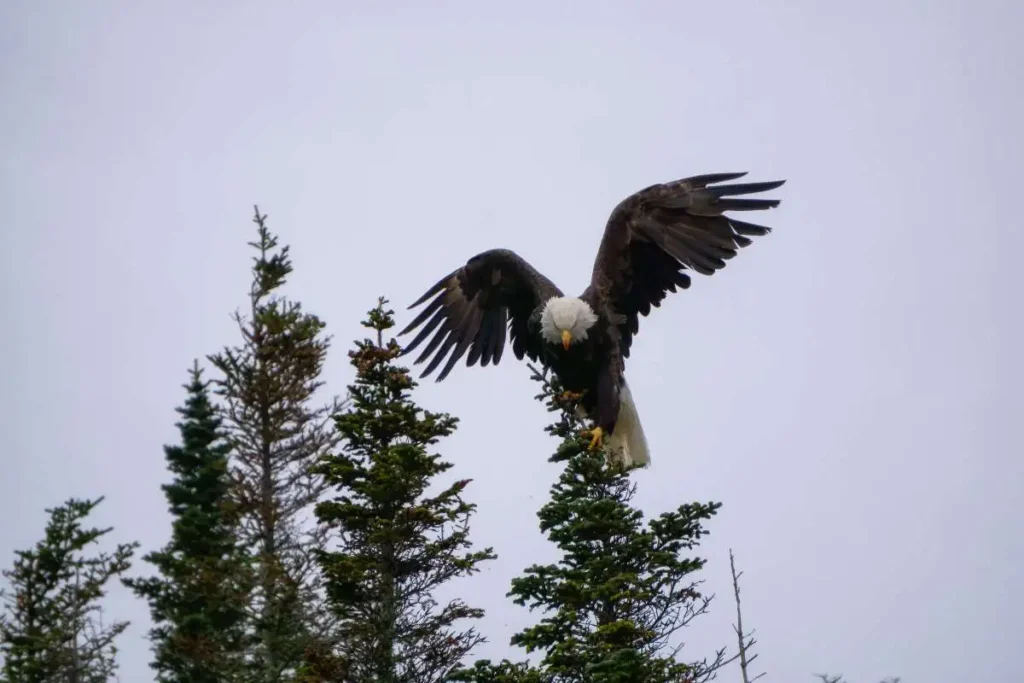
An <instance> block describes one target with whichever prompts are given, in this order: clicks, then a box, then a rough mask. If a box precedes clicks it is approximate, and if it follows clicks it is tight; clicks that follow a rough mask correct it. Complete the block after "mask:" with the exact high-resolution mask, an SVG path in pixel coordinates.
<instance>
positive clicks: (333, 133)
mask: <svg viewBox="0 0 1024 683" xmlns="http://www.w3.org/2000/svg"><path fill="white" fill-rule="evenodd" d="M431 4H432V8H431V9H426V4H424V5H423V6H421V5H420V3H412V2H409V3H379V4H378V5H377V7H376V8H375V9H373V10H367V9H362V7H363V6H366V5H367V3H345V2H327V1H326V0H325V1H323V2H313V1H306V2H301V3H281V2H269V1H267V2H244V3H243V2H227V1H223V2H217V3H199V2H164V3H155V2H128V1H127V0H125V1H122V2H112V1H106V2H103V1H93V2H71V1H64V2H53V1H44V0H23V1H13V0H5V1H4V2H3V3H0V97H2V106H0V136H2V139H0V149H2V153H0V169H2V171H0V172H2V184H0V192H2V195H0V229H2V248H0V259H2V260H0V263H2V280H0V282H2V294H3V297H2V310H0V320H2V321H3V322H2V328H0V329H2V333H0V345H2V346H0V351H2V357H3V359H4V365H5V367H4V369H3V383H2V386H0V402H2V403H0V448H2V454H3V468H2V473H3V474H2V477H0V519H2V520H4V522H3V524H2V525H0V559H2V564H3V565H5V566H6V565H9V563H10V561H11V559H13V555H12V553H13V551H14V550H15V549H16V548H22V547H26V546H28V545H30V544H32V543H34V542H35V541H36V539H37V538H39V537H40V535H41V532H42V526H43V524H44V513H43V508H44V507H48V506H52V505H56V504H59V503H60V502H62V501H63V500H64V499H65V498H67V497H68V496H81V497H85V496H97V495H101V494H105V495H107V496H108V498H107V502H106V503H105V504H104V505H103V506H102V507H101V508H100V509H99V510H98V512H97V516H96V521H97V523H100V524H108V523H109V524H113V525H114V526H115V527H116V530H115V532H114V533H113V534H112V540H118V541H127V540H136V539H137V540H139V541H141V542H142V543H143V546H144V548H143V550H144V551H146V550H152V549H155V548H156V547H158V546H159V545H160V544H162V543H163V542H165V540H166V538H167V534H168V532H169V529H168V516H167V512H166V503H165V500H164V498H163V496H162V494H161V492H160V490H159V485H160V484H161V483H162V482H163V481H165V480H166V478H167V475H166V471H165V463H164V459H163V452H162V445H163V444H165V443H173V442H175V441H176V440H177V438H178V434H177V431H176V429H175V427H174V421H175V419H176V417H177V416H176V414H175V413H174V408H175V406H177V405H179V404H180V403H181V402H182V400H183V397H184V393H183V390H182V388H181V385H182V383H183V382H184V381H185V380H186V369H187V368H188V367H189V365H190V364H191V362H192V359H193V358H195V357H200V358H202V357H204V356H205V355H206V354H207V353H209V352H212V351H216V350H217V349H219V348H220V347H221V346H222V345H224V344H233V343H235V341H236V339H237V335H236V332H235V329H234V328H233V323H232V322H231V320H230V317H229V314H230V313H231V312H232V311H233V310H234V309H235V308H236V307H237V306H240V305H241V304H243V302H244V297H245V292H246V289H247V286H248V272H247V271H248V268H249V265H250V252H249V249H248V247H246V246H245V243H246V241H248V240H249V239H251V238H252V235H253V226H252V224H251V223H250V220H251V214H252V205H253V204H255V203H258V204H259V206H260V209H261V210H262V211H264V212H266V213H268V214H269V217H270V219H269V220H270V226H271V228H272V229H273V230H274V231H276V232H278V233H279V234H280V235H281V237H282V239H283V240H284V241H285V242H287V243H290V244H291V245H292V250H293V257H294V262H295V266H296V272H295V275H294V276H293V277H292V279H291V282H290V284H289V287H288V290H287V291H288V293H289V294H290V295H292V296H294V297H296V298H298V299H300V300H301V301H302V302H303V303H304V304H305V306H306V307H307V309H308V310H310V311H312V312H315V313H317V314H318V315H320V316H322V317H323V318H324V319H325V320H326V321H327V322H328V326H329V327H328V329H329V331H330V332H331V333H332V334H333V335H334V337H335V350H334V352H333V356H332V358H331V360H330V362H329V364H328V368H327V372H326V380H327V382H328V385H329V387H330V389H331V390H332V391H334V392H336V393H340V392H342V391H343V390H344V386H345V385H346V383H348V382H349V381H350V379H351V372H350V368H349V366H348V364H347V359H346V357H345V353H346V351H347V349H348V347H349V346H350V343H351V340H352V339H353V338H355V337H361V336H362V333H363V331H362V329H361V328H360V327H359V325H358V323H359V320H360V319H361V316H362V313H363V312H364V311H365V310H366V309H367V308H369V307H371V306H372V305H373V303H374V300H375V297H376V295H377V294H385V295H387V296H389V297H390V298H391V299H392V300H393V301H394V303H395V305H396V307H398V308H399V310H400V314H399V322H400V323H401V324H402V325H404V324H405V323H406V322H407V321H408V320H410V314H409V313H407V312H405V311H404V307H405V305H407V304H408V303H409V302H411V301H412V300H413V299H414V298H416V297H417V296H419V294H420V293H421V292H422V291H423V290H424V289H425V288H426V287H427V286H429V285H431V284H433V282H434V281H436V280H437V278H438V277H440V275H442V274H443V273H445V272H448V271H449V270H451V269H452V268H454V267H455V266H456V265H458V264H460V263H462V262H464V261H465V259H466V258H468V257H469V256H471V255H473V254H475V253H477V252H478V251H481V250H483V249H487V248H492V247H499V246H501V247H508V248H511V249H514V250H516V251H517V252H519V253H520V254H521V255H523V256H524V257H525V258H527V259H528V260H529V261H531V262H532V263H533V264H534V265H535V266H536V267H537V268H538V269H540V270H541V271H542V272H544V273H546V274H547V275H549V276H550V277H551V278H552V279H553V280H555V282H556V283H558V284H559V285H560V286H561V287H562V288H563V289H565V290H567V291H570V292H579V291H581V290H582V289H583V288H584V287H585V286H586V284H587V281H588V279H589V276H590V268H591V265H592V262H593V257H594V253H595V250H596V247H597V243H598V240H599V239H600V235H601V231H602V230H603V227H604V221H605V220H606V218H607V215H608V212H609V211H610V210H611V209H612V207H613V206H614V205H615V204H616V203H617V202H618V201H619V200H620V199H622V198H623V197H625V196H626V195H628V194H631V193H632V192H634V191H635V190H637V189H640V188H642V187H645V186H647V185H649V184H652V183H656V182H661V181H666V180H671V179H675V178H679V177H681V176H685V175H691V174H696V173H708V172H720V171H734V170H741V171H750V172H751V180H773V179H777V178H785V179H787V180H788V183H787V184H786V185H785V186H784V187H783V188H782V189H780V190H778V191H776V192H775V193H774V196H777V197H779V198H781V199H783V204H782V206H781V208H779V209H778V210H776V211H774V212H772V213H771V214H769V215H768V217H767V220H768V221H769V222H770V224H771V225H772V226H773V227H774V228H775V231H774V232H773V233H772V234H771V235H770V236H768V237H766V238H762V239H759V240H757V241H756V242H755V244H754V245H753V246H751V247H750V248H748V249H746V250H744V251H743V252H742V253H741V254H740V255H739V256H738V257H737V258H736V259H734V260H733V261H732V262H730V264H729V266H728V267H727V268H725V270H723V271H721V272H720V273H719V274H717V275H716V276H714V277H713V278H705V277H700V276H697V277H696V278H695V282H694V285H693V287H692V288H691V289H690V290H689V291H687V292H685V293H681V294H677V295H674V296H673V297H671V298H670V299H669V300H668V301H667V302H666V303H665V305H663V306H662V308H661V309H658V310H656V312H655V314H654V315H653V317H651V318H648V319H645V320H644V321H643V322H642V325H641V329H640V334H639V336H638V337H637V339H636V341H635V343H634V347H633V355H632V359H631V360H630V362H629V366H628V369H627V374H628V377H629V380H630V385H631V387H632V390H633V394H634V396H635V398H636V400H637V403H638V405H639V409H640V413H641V416H642V419H643V424H644V427H645V430H646V431H647V434H648V439H649V442H650V446H651V449H652V457H653V463H652V466H651V468H650V470H648V471H645V472H642V473H639V474H637V475H636V479H637V481H638V483H639V487H640V493H639V504H640V505H641V506H642V507H643V509H644V510H645V511H646V512H648V513H649V514H656V513H658V512H660V511H662V510H665V509H669V508H674V507H675V506H677V505H678V504H680V503H682V502H686V501H690V500H708V499H713V500H720V501H722V502H723V503H724V507H723V509H722V512H721V514H720V515H719V517H718V518H716V519H715V520H714V521H713V522H712V523H711V524H710V526H709V528H710V530H711V532H712V534H711V536H710V537H709V539H708V541H707V543H706V544H705V545H704V546H703V548H702V549H701V552H702V553H703V554H704V555H705V556H706V557H707V558H708V559H709V564H708V566H707V568H706V570H705V572H704V574H703V577H704V578H705V579H706V580H707V586H708V588H709V589H710V590H712V591H715V592H718V593H719V596H720V597H719V601H718V602H717V603H716V607H715V609H714V611H713V613H712V614H711V615H710V616H708V617H706V618H703V619H700V620H698V621H696V622H694V625H693V626H692V627H691V628H690V629H689V630H688V631H687V632H686V636H685V638H686V641H687V648H686V650H685V652H687V653H688V654H689V655H690V656H691V657H697V656H703V655H705V654H709V653H710V652H711V650H712V649H713V648H714V647H715V646H718V645H725V644H729V643H732V641H733V636H732V631H731V628H730V622H731V620H732V618H733V606H732V603H731V600H732V598H731V595H730V594H729V591H728V549H729V548H730V547H731V548H733V549H734V550H735V552H736V553H737V558H738V562H739V564H740V566H741V567H742V569H743V570H744V571H745V572H746V573H745V575H744V578H743V585H744V606H745V610H744V620H745V623H746V624H748V625H750V626H753V627H754V628H756V629H757V633H758V635H759V640H760V644H759V649H758V651H759V652H760V659H759V660H758V662H757V664H759V665H762V667H763V668H764V669H766V670H767V671H768V672H769V675H768V678H767V679H766V680H771V681H779V682H782V681H786V682H789V681H811V680H813V679H812V677H811V674H812V673H813V672H817V671H832V672H842V673H845V674H846V675H847V676H848V677H849V679H850V680H851V682H852V683H873V682H874V681H876V680H878V679H879V678H881V677H882V676H885V675H890V674H891V675H902V676H904V680H905V681H907V682H908V683H910V682H922V683H923V682H926V681H927V682H938V681H967V680H971V681H979V682H982V681H993V682H996V681H998V682H1000V683H1003V682H1006V681H1012V680H1024V663H1022V659H1021V657H1020V645H1021V643H1022V641H1021V631H1020V626H1019V625H1020V619H1021V608H1022V607H1024V604H1022V593H1021V585H1022V584H1024V570H1022V566H1024V524H1022V516H1024V515H1022V509H1024V508H1022V502H1024V501H1022V500H1021V498H1020V496H1021V491H1022V488H1024V487H1022V484H1024V443H1022V439H1021V436H1020V429H1019V426H1018V425H1016V424H1014V420H1015V419H1020V415H1021V398H1020V384H1021V380H1022V379H1024V377H1022V367H1021V362H1020V349H1021V348H1022V347H1024V335H1022V325H1021V313H1022V310H1024V306H1022V305H1021V303H1020V301H1019V299H1020V294H1021V284H1022V279H1021V276H1020V274H1019V270H1018V267H1017V260H1018V259H1019V257H1020V253H1021V249H1022V247H1024V229H1022V226H1021V224H1020V219H1019V215H1020V211H1019V210H1018V209H1017V207H1016V206H1015V205H1013V202H1014V199H1013V198H1014V197H1019V196H1020V192H1021V189H1020V185H1021V181H1022V180H1024V174H1022V172H1021V159H1022V157H1024V144H1022V141H1021V139H1022V135H1021V132H1020V125H1021V121H1024V105H1022V101H1024V100H1022V97H1024V96H1022V94H1021V92H1022V91H1021V85H1020V83H1021V74H1022V48H1021V47H1019V37H1020V30H1021V27H1022V26H1024V4H1021V3H1016V2H1012V1H1011V0H1006V1H1005V2H996V1H988V2H941V1H934V2H855V3H850V2H844V3H824V2H814V1H811V0H805V1H796V0H789V1H787V2H783V1H781V0H771V1H769V0H748V1H746V2H724V1H719V2H714V3H710V2H700V3H698V2H660V3H652V2H648V3H639V4H636V5H628V4H627V3H625V2H618V3H602V2H594V1H593V0H590V1H589V2H585V3H584V2H576V3H560V4H559V7H557V8H556V7H555V5H554V4H549V3H546V2H544V3H542V2H527V1H526V0H518V1H517V2H515V3H502V4H503V5H504V6H505V7H506V8H507V9H505V10H504V11H485V10H483V9H481V8H480V7H479V6H478V3H470V2H439V3H431ZM357 5H358V6H359V8H357ZM495 5H496V4H495ZM1008 204H1009V206H1008ZM506 358H508V359H509V360H504V361H503V362H502V364H501V365H500V366H499V367H498V368H487V369H485V370H481V369H479V368H474V369H472V370H467V369H466V368H465V367H464V366H463V365H461V364H460V366H459V368H458V369H457V370H456V371H455V372H453V374H452V375H451V376H450V378H449V379H448V380H446V381H445V382H444V383H443V384H440V385H438V384H435V383H433V382H427V383H425V384H424V385H422V387H421V388H420V389H419V390H418V391H417V393H416V398H417V400H418V401H419V402H420V403H421V404H422V405H424V406H426V407H428V408H430V409H433V410H445V411H450V412H452V413H454V414H457V415H458V416H460V417H461V418H462V423H461V427H460V429H459V431H458V432H457V433H456V435H454V436H453V437H452V438H450V439H448V440H446V441H445V442H444V443H443V445H442V446H443V448H442V450H443V452H444V453H445V454H446V455H447V456H448V457H449V458H450V459H451V460H452V461H453V462H454V463H455V464H456V469H455V470H454V472H455V473H457V474H458V475H459V476H466V477H471V478H473V479H474V480H475V481H474V483H473V484H472V485H471V487H470V489H469V493H468V495H469V497H470V498H472V499H473V500H475V501H478V502H479V503H480V504H481V507H480V511H479V514H478V515H477V517H476V521H475V524H474V528H473V537H474V539H476V540H477V541H478V542H480V543H486V544H490V545H493V546H494V547H495V549H496V551H497V552H498V553H499V555H500V559H499V560H497V561H496V562H492V563H491V566H490V567H489V569H488V570H487V571H485V572H484V573H482V574H481V575H480V576H478V577H476V578H474V579H472V580H470V581H468V582H467V583H466V584H465V585H464V586H461V587H460V590H462V591H463V593H464V594H465V595H466V596H468V598H469V599H470V600H472V601H473V602H475V603H476V604H478V605H480V606H482V607H484V608H485V609H486V610H487V613H488V616H487V618H486V621H485V623H484V625H483V630H484V632H485V633H486V634H487V635H488V636H489V637H490V640H491V642H490V643H489V644H488V645H486V646H485V647H482V648H480V650H479V651H478V652H477V654H478V655H480V656H493V657H501V656H505V655H509V656H512V657H513V658H514V659H519V658H521V657H522V653H521V651H518V650H516V651H511V652H510V650H509V648H508V647H506V643H507V640H508V637H509V636H510V635H511V633H513V632H514V631H515V630H518V629H519V628H521V627H522V626H524V625H527V624H529V623H532V620H533V617H531V616H530V615H529V614H528V613H527V612H526V611H525V610H523V609H520V608H518V607H515V606H513V605H511V604H510V603H509V602H508V601H507V600H506V599H505V598H504V594H505V592H506V591H507V589H508V585H509V581H510V579H511V578H512V577H514V576H516V575H518V574H519V573H520V571H521V570H522V569H523V568H524V567H525V566H526V565H528V564H531V563H533V562H535V561H546V560H549V559H552V558H553V557H554V555H553V550H552V548H551V547H550V546H549V545H548V543H547V541H546V540H545V539H544V538H543V537H542V536H541V535H540V532H539V531H538V530H537V527H536V518H535V516H534V515H535V513H536V510H537V508H538V506H540V505H541V504H542V503H543V502H544V500H545V497H546V495H547V489H548V487H549V485H550V484H551V483H552V482H553V481H554V479H555V477H556V476H557V473H558V471H559V469H558V467H557V466H555V465H552V464H550V463H548V462H547V461H546V458H547V456H548V455H549V453H550V452H551V451H552V450H553V448H554V447H555V445H556V444H555V443H554V442H553V441H552V440H551V439H550V437H548V436H547V435H546V434H545V433H544V431H543V426H544V425H545V424H546V423H547V418H548V415H547V413H545V411H544V409H543V407H542V406H541V405H540V404H538V403H536V402H535V401H533V400H532V397H533V395H534V394H535V393H536V387H535V386H534V385H533V383H532V382H530V381H529V379H528V371H527V370H526V369H525V368H524V367H523V366H522V365H520V364H517V363H515V362H513V361H514V359H512V358H511V356H508V355H507V356H506ZM136 568H137V569H139V570H146V571H148V566H147V565H145V564H143V563H141V562H139V563H138V564H137V565H136ZM108 604H109V608H110V617H111V618H113V617H118V618H129V619H131V620H132V621H133V626H132V628H131V629H130V630H129V631H128V632H127V633H126V634H125V636H123V638H122V639H121V641H120V644H121V646H122V647H123V649H124V651H123V653H122V655H121V661H122V665H123V668H122V679H123V680H124V681H128V682H135V681H147V680H152V675H151V673H150V672H149V670H148V668H147V663H148V661H149V652H148V644H147V643H146V642H145V640H144V639H143V636H144V633H145V630H146V628H148V624H147V619H148V611H147V608H146V606H145V604H144V603H142V602H141V601H137V600H135V599H134V598H132V597H131V596H130V595H128V594H127V592H126V591H124V590H121V589H117V590H115V591H114V593H113V595H112V597H111V599H110V600H109V603H108ZM726 679H728V680H735V676H733V675H731V674H730V675H727V676H726Z"/></svg>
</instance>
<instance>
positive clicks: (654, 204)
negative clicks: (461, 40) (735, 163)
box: [399, 173, 785, 465]
mask: <svg viewBox="0 0 1024 683" xmlns="http://www.w3.org/2000/svg"><path fill="white" fill-rule="evenodd" d="M745 175H746V173H713V174H707V175H699V176H693V177H689V178H684V179H682V180H676V181H673V182H668V183H663V184H658V185H652V186H651V187H648V188H646V189H643V190H640V191H639V192H636V193H635V194H633V195H631V196H629V197H627V198H626V199H624V200H623V201H622V202H620V203H619V205H618V206H616V207H615V209H614V210H613V211H612V213H611V216H610V217H609V219H608V222H607V225H606V227H605V230H604V235H603V237H602V238H601V244H600V246H599V247H598V250H597V258H596V260H595V262H594V268H593V274H592V276H591V280H590V286H588V287H587V288H586V289H585V290H584V291H583V293H582V294H580V296H578V297H570V296H566V295H565V294H563V293H562V291H561V290H560V289H558V287H556V286H555V285H554V283H552V282H551V280H549V279H548V278H546V277H545V276H544V275H542V274H541V273H539V272H537V270H536V269H535V268H534V267H533V266H531V265H530V264H529V263H527V262H526V261H525V260H524V259H522V258H521V257H520V256H519V255H517V254H515V253H514V252H512V251H509V250H507V249H492V250H490V251H485V252H483V253H480V254H477V255H476V256H474V257H472V258H471V259H469V261H467V262H466V264H465V265H463V266H461V267H459V268H457V269H455V270H454V271H452V272H451V273H448V274H447V275H445V276H444V277H443V278H441V279H440V280H439V281H438V282H437V284H435V285H434V286H433V287H431V288H430V289H429V290H427V292H426V293H425V294H423V296H421V297H420V298H419V299H418V300H416V301H415V302H413V304H412V305H411V306H409V308H410V309H413V308H416V307H417V306H420V305H421V304H423V303H425V302H427V301H428V300H429V303H428V304H427V306H426V307H425V308H424V309H423V310H422V311H420V313H419V314H418V315H417V316H416V318H415V319H414V320H413V321H412V322H411V323H410V324H409V325H408V327H406V328H405V329H404V330H402V331H401V332H400V333H399V336H402V335H405V334H408V333H409V332H411V331H413V330H415V329H416V328H417V327H419V326H420V325H423V327H422V329H421V330H420V331H419V333H418V334H417V335H416V337H415V338H414V339H413V340H412V342H411V343H409V344H408V345H407V346H406V347H405V349H404V351H403V353H410V352H412V351H413V350H414V349H416V348H417V347H418V346H419V345H420V344H421V343H423V341H425V340H426V339H427V338H428V337H429V336H430V334H431V333H432V332H433V333H434V336H433V337H432V338H431V339H430V342H429V343H428V344H427V345H426V347H425V348H424V349H423V351H422V353H421V354H420V356H419V358H417V359H416V361H415V363H417V364H418V363H421V362H423V361H424V360H426V359H427V358H430V362H429V364H428V365H427V367H426V369H425V370H424V371H423V373H422V375H421V377H426V376H427V375H429V374H430V373H432V372H433V371H434V370H436V369H437V368H438V366H440V365H441V363H442V362H443V361H445V358H446V357H447V362H445V363H444V366H443V367H442V369H441V373H440V374H439V375H438V376H437V381H438V382H440V381H441V380H443V379H444V378H445V377H447V376H448V373H449V372H451V370H452V368H453V367H454V366H455V364H456V363H457V362H458V361H459V359H460V358H462V356H463V355H465V354H466V353H467V352H468V353H469V356H468V358H467V359H466V365H467V366H472V365H474V364H476V363H477V361H479V362H480V365H481V366H486V365H488V364H489V363H491V362H493V363H494V364H495V365H497V364H498V362H499V361H500V360H501V355H502V351H503V349H504V346H505V334H506V329H507V330H508V333H509V337H510V339H511V343H512V353H513V354H515V356H516V358H517V359H519V360H522V359H523V358H524V357H529V358H530V359H531V360H532V361H534V362H538V363H541V364H542V365H544V366H545V367H547V368H549V369H550V370H552V371H553V372H554V373H555V375H556V376H557V377H558V379H559V380H560V382H561V384H562V385H563V386H564V387H565V389H567V390H568V391H571V392H573V393H576V394H581V395H582V396H581V398H580V407H581V408H582V413H583V416H584V417H586V418H587V419H589V420H592V422H593V427H592V429H590V430H589V432H588V434H589V436H590V437H591V440H590V445H589V447H590V448H591V449H594V448H597V447H598V446H599V445H601V444H602V440H603V438H604V437H606V436H607V438H608V443H607V445H608V447H609V452H610V454H612V455H613V456H617V457H619V458H620V459H621V460H622V461H623V462H624V463H625V464H627V465H646V464H647V463H649V462H650V455H649V453H648V449H647V442H646V438H645V437H644V432H643V428H642V427H641V425H640V419H639V416H638V414H637V409H636V405H635V403H634V402H633V397H632V395H631V394H630V391H629V385H628V384H627V383H626V378H625V374H624V370H625V360H626V358H628V357H629V350H630V346H631V345H632V342H633V337H634V336H635V335H636V334H637V331H638V329H639V317H640V316H647V315H648V314H649V313H650V312H651V307H652V306H654V307H658V306H660V305H661V302H662V300H664V299H665V297H666V295H667V293H668V292H675V291H676V288H677V287H678V288H681V289H687V288H688V287H689V286H690V276H689V275H688V274H687V272H685V271H686V270H688V269H689V270H693V271H696V272H698V273H701V274H704V275H712V274H714V273H715V271H717V270H719V269H721V268H723V267H725V262H726V261H727V260H728V259H731V258H732V257H733V256H735V255H736V252H737V250H738V249H739V248H741V247H745V246H748V245H749V244H750V243H751V239H750V238H751V237H756V236H761V235H766V234H767V233H769V232H770V231H771V228H768V227H765V226H762V225H755V224H753V223H747V222H744V221H741V220H737V219H736V218H733V217H732V216H726V215H724V213H725V212H726V211H757V210H762V209H771V208H775V207H776V206H778V205H779V200H775V199H752V198H739V197H738V196H739V195H747V194H753V193H759V192H766V191H768V190H774V189H775V188H778V187H780V186H781V185H782V184H783V183H784V182H785V181H784V180H780V181H773V182H760V183H734V184H724V185H723V184H720V183H728V182H729V181H732V180H736V179H737V178H741V177H743V176H745ZM424 323H425V324H424ZM431 356H432V357H431Z"/></svg>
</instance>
